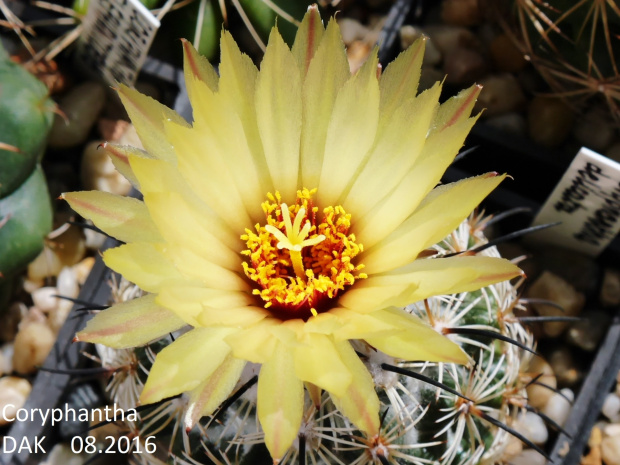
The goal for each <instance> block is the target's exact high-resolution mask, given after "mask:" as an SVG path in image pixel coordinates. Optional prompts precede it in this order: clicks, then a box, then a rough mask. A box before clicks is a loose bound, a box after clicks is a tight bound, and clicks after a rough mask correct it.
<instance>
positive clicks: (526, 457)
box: [510, 449, 547, 465]
mask: <svg viewBox="0 0 620 465" xmlns="http://www.w3.org/2000/svg"><path fill="white" fill-rule="evenodd" d="M546 463H547V459H546V458H545V457H544V456H543V455H541V454H540V452H537V451H535V450H534V449H524V450H523V452H521V453H520V454H519V455H517V456H516V457H513V458H512V459H511V460H510V464H511V465H545V464H546Z"/></svg>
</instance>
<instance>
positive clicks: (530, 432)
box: [514, 412, 549, 445]
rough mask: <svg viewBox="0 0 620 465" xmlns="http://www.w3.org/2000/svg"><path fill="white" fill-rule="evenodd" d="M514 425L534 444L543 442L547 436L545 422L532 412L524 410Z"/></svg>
mask: <svg viewBox="0 0 620 465" xmlns="http://www.w3.org/2000/svg"><path fill="white" fill-rule="evenodd" d="M514 427H515V429H516V430H517V431H518V432H519V433H521V434H523V436H525V437H526V438H527V439H529V440H530V441H532V442H533V443H534V444H536V445H539V444H544V443H545V442H547V438H548V437H549V433H548V431H547V427H546V426H545V422H544V421H543V420H542V418H540V417H539V416H538V415H536V414H535V413H534V412H525V413H523V414H521V415H520V416H519V418H518V419H517V421H516V423H515V425H514Z"/></svg>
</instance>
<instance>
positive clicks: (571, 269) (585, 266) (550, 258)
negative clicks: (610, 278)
mask: <svg viewBox="0 0 620 465" xmlns="http://www.w3.org/2000/svg"><path fill="white" fill-rule="evenodd" d="M534 257H535V258H536V259H537V260H538V261H539V263H540V266H541V269H543V270H549V271H551V272H552V273H555V274H556V275H558V276H559V277H561V278H562V279H564V280H565V281H567V282H569V283H570V284H571V286H573V287H574V288H575V289H576V290H577V291H579V292H583V293H585V294H588V293H592V292H596V291H597V290H598V281H599V280H598V276H599V274H600V267H599V265H598V264H597V263H596V262H595V261H594V260H593V259H592V257H588V256H586V255H583V254H581V253H577V252H574V251H567V250H566V249H563V248H561V247H554V246H552V245H546V246H545V247H536V248H535V252H534Z"/></svg>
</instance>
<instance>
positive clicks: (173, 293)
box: [157, 281, 260, 326]
mask: <svg viewBox="0 0 620 465" xmlns="http://www.w3.org/2000/svg"><path fill="white" fill-rule="evenodd" d="M253 302H254V300H253V299H252V297H251V296H250V295H248V294H246V293H245V292H231V291H223V290H219V289H208V288H205V287H203V286H195V285H190V284H188V283H187V282H186V281H182V282H179V283H177V282H170V283H168V284H167V285H165V286H163V287H162V288H161V289H160V291H159V294H158V295H157V303H159V304H160V305H162V306H164V307H166V308H169V309H170V310H171V311H173V312H174V313H176V314H177V315H178V316H179V317H180V318H183V320H185V321H186V322H187V323H188V324H191V325H192V326H217V325H223V326H236V325H238V324H241V323H244V322H245V323H246V325H247V324H250V323H252V322H253V321H247V315H246V313H245V312H240V313H231V311H230V309H233V308H237V307H242V306H247V305H250V304H252V303H253ZM205 312H206V313H205ZM215 312H217V313H216V315H215V316H216V317H217V319H216V318H215V316H214V318H213V319H212V320H211V321H212V322H211V323H208V324H207V323H205V322H204V321H205V320H204V319H205V318H206V316H207V315H210V314H213V313H215ZM203 313H205V314H203ZM244 316H245V317H246V318H245V319H243V320H241V321H240V319H241V318H243V317H244ZM258 319H260V318H256V317H254V318H253V319H252V320H254V321H257V320H258ZM215 321H217V322H215Z"/></svg>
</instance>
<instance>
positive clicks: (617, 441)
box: [601, 437, 620, 465]
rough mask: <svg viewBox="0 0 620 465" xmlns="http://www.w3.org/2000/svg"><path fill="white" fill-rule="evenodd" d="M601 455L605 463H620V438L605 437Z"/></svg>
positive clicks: (608, 464) (613, 464)
mask: <svg viewBox="0 0 620 465" xmlns="http://www.w3.org/2000/svg"><path fill="white" fill-rule="evenodd" d="M601 455H602V456H603V462H605V465H620V438H618V437H606V438H604V439H603V441H602V442H601Z"/></svg>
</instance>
